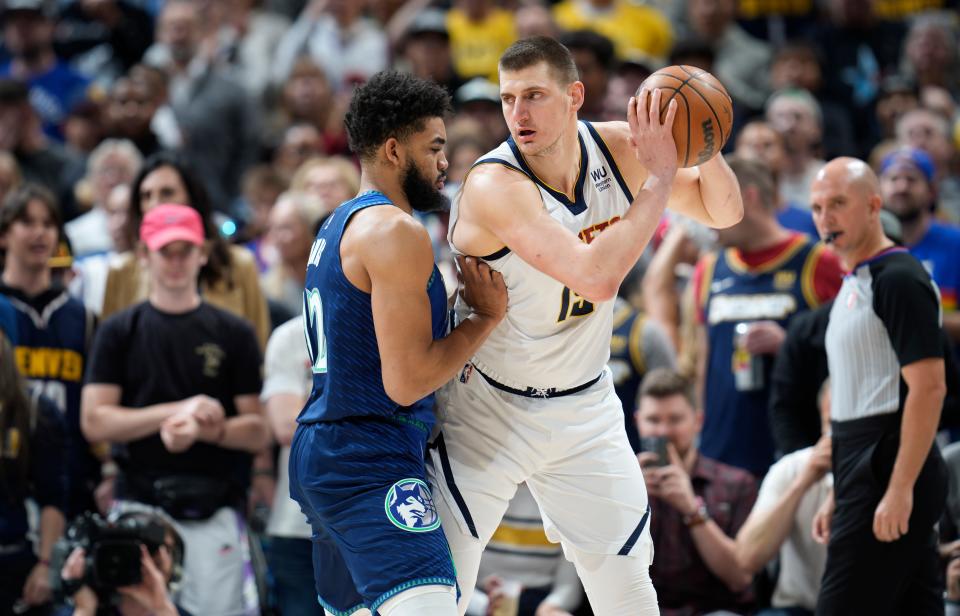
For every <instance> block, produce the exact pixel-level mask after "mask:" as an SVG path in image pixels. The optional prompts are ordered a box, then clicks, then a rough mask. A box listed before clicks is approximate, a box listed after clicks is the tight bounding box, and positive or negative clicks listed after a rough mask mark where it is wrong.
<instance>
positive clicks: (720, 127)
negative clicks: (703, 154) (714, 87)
mask: <svg viewBox="0 0 960 616" xmlns="http://www.w3.org/2000/svg"><path fill="white" fill-rule="evenodd" d="M690 89H691V90H693V91H694V92H696V93H697V96H699V97H700V98H702V99H703V102H704V103H705V104H706V105H707V109H709V110H710V113H712V114H713V117H714V118H715V119H716V120H717V130H719V131H720V143H726V139H724V137H723V123H722V122H720V116H719V115H717V112H716V110H715V109H714V108H713V105H711V104H710V101H709V100H707V97H706V96H704V95H703V94H702V93H701V92H700V91H699V90H697V89H696V88H695V87H693V86H690ZM687 115H688V116H689V105H688V111H687ZM720 149H723V148H720ZM718 151H719V150H718Z"/></svg>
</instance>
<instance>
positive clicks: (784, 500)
mask: <svg viewBox="0 0 960 616" xmlns="http://www.w3.org/2000/svg"><path fill="white" fill-rule="evenodd" d="M809 487H810V486H809V484H808V483H807V482H806V481H805V480H804V479H803V478H802V477H797V478H796V479H795V480H794V481H793V483H792V484H791V485H790V488H789V489H788V490H787V491H786V492H785V493H784V494H783V495H782V496H781V497H780V499H779V500H778V501H777V503H776V504H775V505H774V506H773V507H771V508H769V509H767V510H765V511H754V512H753V513H751V514H750V517H748V518H747V521H746V522H744V524H743V527H742V528H741V529H740V532H739V533H737V539H736V542H735V545H736V550H737V551H736V554H737V562H739V563H740V566H741V567H742V568H743V569H744V570H745V571H747V572H749V573H756V572H757V571H759V570H760V569H762V568H763V567H764V566H766V564H767V563H768V562H770V561H771V560H772V559H773V557H774V556H775V555H776V554H777V552H778V551H779V550H780V546H782V545H783V542H784V541H786V539H787V536H788V535H789V534H790V529H791V528H792V527H793V517H794V516H795V515H796V513H797V508H798V507H799V506H800V500H801V499H802V498H803V495H804V493H806V491H807V490H808V489H809Z"/></svg>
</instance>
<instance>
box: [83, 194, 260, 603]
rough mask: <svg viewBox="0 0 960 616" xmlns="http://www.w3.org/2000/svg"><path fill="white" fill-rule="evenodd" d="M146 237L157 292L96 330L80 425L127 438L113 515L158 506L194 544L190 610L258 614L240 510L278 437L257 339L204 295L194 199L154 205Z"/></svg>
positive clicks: (147, 267)
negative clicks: (268, 410)
mask: <svg viewBox="0 0 960 616" xmlns="http://www.w3.org/2000/svg"><path fill="white" fill-rule="evenodd" d="M140 240H141V241H142V246H141V247H140V248H139V249H138V251H139V257H140V261H141V265H142V267H143V269H144V271H146V272H147V276H148V278H149V282H150V292H149V295H148V297H147V300H146V301H143V302H140V303H138V304H135V305H133V306H131V307H130V308H127V309H125V310H122V311H120V312H118V313H116V314H114V315H113V316H111V317H109V318H108V319H107V320H106V321H104V323H103V325H102V326H101V329H100V331H99V332H98V333H97V336H96V339H95V340H94V343H93V351H92V353H91V357H90V362H89V366H88V368H89V371H88V373H87V384H86V385H85V386H84V388H83V402H82V410H81V427H82V428H83V431H84V434H86V435H87V436H88V437H89V438H90V439H91V441H92V442H109V443H111V444H117V445H123V447H117V448H115V449H116V450H117V453H116V456H115V457H116V462H117V466H118V467H119V469H120V470H119V473H118V474H117V476H116V480H115V481H116V483H115V489H114V495H115V501H114V503H113V507H112V513H113V515H119V514H122V513H125V512H127V511H137V510H140V511H142V510H144V509H146V510H149V511H153V512H156V511H159V512H161V513H162V515H164V516H165V517H166V518H168V519H170V520H171V521H172V523H173V525H174V526H175V528H176V530H177V532H178V533H180V535H181V536H182V537H183V539H184V542H185V543H186V544H187V545H189V546H190V549H189V550H187V554H186V557H185V559H184V565H183V581H182V591H181V595H180V597H179V600H180V605H181V606H182V607H183V608H184V609H185V610H187V611H188V612H190V613H191V614H204V615H210V616H227V615H232V614H250V613H254V612H255V611H256V608H257V605H258V603H257V591H256V583H255V580H254V578H253V573H252V566H251V564H250V562H249V551H248V550H247V547H246V541H247V538H246V522H245V521H244V516H243V515H242V514H241V511H242V507H243V506H244V503H245V497H246V493H247V490H248V488H249V485H250V474H251V470H250V469H251V460H252V457H253V455H254V454H255V453H257V452H259V451H261V450H262V449H264V448H265V447H266V446H267V444H268V441H269V438H270V435H269V432H268V430H267V427H266V423H265V421H264V419H263V417H262V416H261V412H260V402H259V393H260V349H259V345H258V344H257V338H256V335H255V334H254V330H253V327H252V326H251V325H250V324H249V323H248V322H247V321H245V320H244V319H242V318H240V317H238V316H235V315H233V314H231V313H229V312H227V311H225V310H221V309H219V308H215V307H214V306H212V305H210V304H208V303H207V302H205V301H204V300H203V299H202V298H201V296H200V293H199V290H198V282H199V276H200V268H201V267H203V265H204V263H206V260H207V250H206V247H205V238H204V226H203V220H202V219H201V217H200V214H199V213H198V212H197V211H196V210H195V209H193V208H192V207H188V206H185V205H169V204H164V205H157V206H155V207H153V208H151V209H150V210H149V211H148V212H147V213H146V214H145V215H144V217H143V221H142V223H141V225H140ZM211 588H216V589H217V592H210V589H211Z"/></svg>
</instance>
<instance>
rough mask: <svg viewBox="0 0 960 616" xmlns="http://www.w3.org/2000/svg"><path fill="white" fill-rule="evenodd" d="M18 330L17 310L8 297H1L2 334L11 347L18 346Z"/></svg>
mask: <svg viewBox="0 0 960 616" xmlns="http://www.w3.org/2000/svg"><path fill="white" fill-rule="evenodd" d="M17 329H18V326H17V310H16V309H15V308H14V307H13V306H12V305H11V304H10V300H9V299H7V298H6V296H4V295H0V332H3V334H4V335H5V336H6V337H7V340H9V341H10V346H14V347H15V346H16V345H17V338H18V334H17Z"/></svg>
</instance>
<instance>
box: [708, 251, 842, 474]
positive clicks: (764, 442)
mask: <svg viewBox="0 0 960 616" xmlns="http://www.w3.org/2000/svg"><path fill="white" fill-rule="evenodd" d="M764 257H765V258H763V259H762V261H761V262H758V263H755V264H753V265H750V264H748V263H746V262H745V261H744V260H743V258H742V257H741V253H740V252H739V251H737V250H736V249H732V248H731V249H727V250H724V251H721V252H719V253H711V254H710V255H707V256H706V257H704V259H703V260H702V261H701V264H700V266H699V268H698V275H697V276H698V279H697V280H696V281H695V285H694V286H695V292H697V293H698V303H699V312H700V314H699V316H700V320H701V322H702V323H703V324H704V325H705V326H706V330H707V338H708V345H707V352H708V356H707V368H706V375H705V386H704V411H705V417H704V424H703V431H702V433H701V441H700V451H701V452H702V453H703V454H704V455H705V456H709V457H710V458H713V459H715V460H719V461H721V462H723V463H725V464H729V465H732V466H736V467H739V468H743V469H746V470H748V471H750V472H752V473H754V474H756V475H760V476H762V475H763V474H764V473H765V472H766V470H767V468H768V467H769V466H770V464H772V463H773V460H774V442H773V434H772V432H771V430H770V423H769V419H768V416H767V407H768V402H769V397H770V377H771V373H772V368H773V356H772V355H764V356H759V357H757V358H754V359H753V360H754V361H757V362H759V364H760V370H759V371H760V373H761V374H760V375H759V378H758V382H757V386H756V387H750V388H747V389H744V388H738V386H737V379H736V376H735V369H736V364H737V363H738V361H740V360H739V359H738V351H737V349H738V347H737V343H736V333H735V328H736V325H737V324H738V323H742V322H746V323H749V322H751V321H761V320H771V321H775V322H777V323H778V324H779V325H780V326H781V327H784V328H785V327H786V326H787V325H788V324H789V322H790V319H791V318H792V317H793V316H794V315H795V314H797V313H798V312H803V311H805V310H808V309H810V308H813V307H816V306H818V305H819V304H820V303H822V302H823V301H825V300H827V299H829V298H830V297H832V296H833V295H834V294H835V293H836V289H837V288H838V287H839V283H840V280H841V278H840V271H839V267H838V266H837V264H836V257H834V256H833V255H832V253H827V252H826V251H825V250H824V248H823V245H822V244H814V243H813V242H811V241H810V240H809V239H808V238H807V237H806V236H803V235H799V234H797V235H794V236H792V237H791V238H790V239H789V240H788V241H786V242H784V243H782V244H779V245H777V246H776V247H774V248H773V249H771V250H769V251H766V252H765V254H764ZM828 264H829V267H827V266H828Z"/></svg>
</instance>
